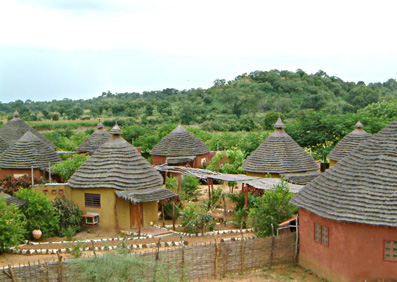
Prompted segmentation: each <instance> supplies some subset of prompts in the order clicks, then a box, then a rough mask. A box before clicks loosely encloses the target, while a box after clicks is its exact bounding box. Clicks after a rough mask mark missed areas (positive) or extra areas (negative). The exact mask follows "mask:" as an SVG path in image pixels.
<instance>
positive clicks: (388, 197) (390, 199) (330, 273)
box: [291, 119, 397, 281]
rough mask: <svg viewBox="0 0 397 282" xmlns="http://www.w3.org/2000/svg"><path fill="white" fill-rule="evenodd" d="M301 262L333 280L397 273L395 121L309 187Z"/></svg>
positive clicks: (302, 197)
mask: <svg viewBox="0 0 397 282" xmlns="http://www.w3.org/2000/svg"><path fill="white" fill-rule="evenodd" d="M291 203H292V204H294V205H295V206H298V207H299V220H298V221H299V264H300V265H302V266H303V267H305V268H310V269H311V270H312V271H313V272H315V273H317V274H318V275H319V276H321V277H324V278H326V279H327V280H332V281H393V279H395V278H396V277H397V267H396V266H397V264H396V263H397V119H396V120H394V121H393V122H392V123H391V124H389V125H388V126H387V127H385V128H384V129H382V130H381V131H380V132H378V133H377V134H375V135H373V136H372V137H371V138H369V139H368V140H367V141H365V142H362V143H361V144H360V145H358V146H357V147H356V149H355V150H353V151H352V152H351V153H350V154H349V155H347V156H346V157H344V158H343V159H341V160H340V161H339V162H338V163H337V164H336V165H334V166H333V167H331V168H330V169H328V170H326V171H325V172H324V173H322V174H321V175H320V176H319V177H317V178H316V179H314V180H313V181H312V182H310V183H309V184H308V185H306V186H305V187H304V188H303V189H302V190H301V191H300V192H299V193H298V194H296V196H295V197H294V198H293V199H292V200H291Z"/></svg>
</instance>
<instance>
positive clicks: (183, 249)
mask: <svg viewBox="0 0 397 282" xmlns="http://www.w3.org/2000/svg"><path fill="white" fill-rule="evenodd" d="M181 244H182V271H181V272H182V273H181V274H182V280H181V281H185V244H184V242H183V234H181Z"/></svg>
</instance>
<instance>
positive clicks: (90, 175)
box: [40, 124, 177, 230]
mask: <svg viewBox="0 0 397 282" xmlns="http://www.w3.org/2000/svg"><path fill="white" fill-rule="evenodd" d="M110 134H111V137H110V138H109V139H108V140H107V141H106V142H105V143H104V144H103V145H102V146H101V147H99V148H98V149H97V150H96V151H95V153H94V154H93V155H92V156H91V157H90V158H89V159H88V160H87V161H86V162H85V163H84V164H83V165H81V166H80V168H79V169H78V170H77V171H76V172H75V173H74V174H73V175H72V177H71V178H70V179H69V181H68V187H70V188H68V187H62V188H60V189H65V191H63V193H64V194H65V195H69V199H70V200H72V201H73V202H75V203H76V204H77V205H78V206H79V208H80V209H81V210H82V211H83V214H84V215H83V217H84V216H85V218H86V219H87V220H94V218H96V220H97V224H98V225H99V226H101V227H105V228H111V229H117V230H120V229H124V230H128V229H130V228H133V227H138V226H148V225H150V223H151V222H152V223H156V222H157V221H158V201H160V200H165V199H169V198H173V197H176V196H177V195H176V194H174V193H173V192H171V191H170V190H167V189H165V188H164V187H163V179H162V177H161V175H160V173H159V172H157V170H155V169H154V168H153V166H152V165H151V164H150V163H149V162H148V161H147V160H146V159H145V158H143V157H142V156H141V154H140V153H139V152H138V151H137V150H136V149H135V148H134V147H133V146H132V145H131V144H129V143H128V142H127V141H125V140H124V139H123V138H122V137H121V134H122V132H121V130H120V128H119V127H118V125H117V124H116V125H115V126H114V127H113V128H112V130H111V131H110ZM43 187H45V186H43ZM43 187H41V188H40V190H43V189H52V188H50V187H47V188H43ZM54 189H57V188H54ZM90 223H92V222H90Z"/></svg>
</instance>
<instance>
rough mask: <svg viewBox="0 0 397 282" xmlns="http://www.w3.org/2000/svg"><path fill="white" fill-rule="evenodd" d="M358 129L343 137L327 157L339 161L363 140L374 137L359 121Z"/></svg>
mask: <svg viewBox="0 0 397 282" xmlns="http://www.w3.org/2000/svg"><path fill="white" fill-rule="evenodd" d="M355 127H356V129H354V130H353V131H352V132H350V133H349V134H347V135H346V136H345V137H343V138H342V139H341V140H340V141H339V142H338V144H337V145H336V146H335V147H334V148H333V149H332V151H331V152H330V153H329V154H328V156H327V158H328V159H330V160H332V161H336V162H339V161H340V160H341V159H343V158H344V157H346V156H347V155H348V154H349V153H350V152H351V151H353V150H354V149H355V148H356V147H357V146H358V145H360V144H361V143H362V142H365V141H366V140H368V139H369V138H371V137H372V135H371V134H369V133H368V132H366V131H365V130H364V129H363V124H362V123H361V122H360V121H358V122H357V123H356V125H355Z"/></svg>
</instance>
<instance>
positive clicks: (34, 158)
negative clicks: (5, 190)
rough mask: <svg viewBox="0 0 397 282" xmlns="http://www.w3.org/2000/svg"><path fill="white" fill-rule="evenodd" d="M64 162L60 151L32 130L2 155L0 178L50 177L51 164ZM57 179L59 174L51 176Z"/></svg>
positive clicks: (0, 158)
mask: <svg viewBox="0 0 397 282" xmlns="http://www.w3.org/2000/svg"><path fill="white" fill-rule="evenodd" d="M58 162H62V159H61V158H60V157H59V155H58V153H57V152H56V151H54V149H53V148H51V147H50V146H48V144H47V143H45V142H44V141H43V140H41V139H39V138H38V137H37V136H36V135H34V134H33V133H32V132H31V131H26V133H25V134H24V135H23V136H22V137H21V138H20V139H19V140H18V141H17V142H15V143H14V144H13V145H12V146H11V147H9V148H8V149H7V150H6V151H5V152H4V153H3V154H2V155H1V157H0V179H2V178H3V177H5V176H11V177H22V176H24V175H26V176H28V177H29V179H31V177H32V169H33V178H34V179H39V178H40V177H44V178H45V179H48V178H49V168H50V166H52V165H54V164H56V163H58ZM51 178H52V179H54V180H57V176H55V175H52V177H51Z"/></svg>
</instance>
